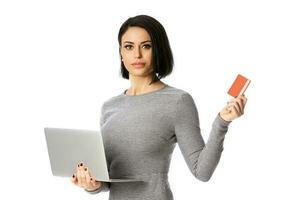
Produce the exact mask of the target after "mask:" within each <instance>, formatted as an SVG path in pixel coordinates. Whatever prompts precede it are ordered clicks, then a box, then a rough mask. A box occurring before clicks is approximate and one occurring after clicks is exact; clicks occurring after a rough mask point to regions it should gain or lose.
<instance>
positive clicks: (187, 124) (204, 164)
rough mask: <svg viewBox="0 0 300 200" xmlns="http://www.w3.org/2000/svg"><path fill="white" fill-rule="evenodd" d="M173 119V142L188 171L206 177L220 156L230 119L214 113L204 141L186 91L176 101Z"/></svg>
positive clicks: (190, 97) (201, 177)
mask: <svg viewBox="0 0 300 200" xmlns="http://www.w3.org/2000/svg"><path fill="white" fill-rule="evenodd" d="M174 123H175V125H174V127H175V135H176V138H177V142H178V145H179V148H180V150H181V152H182V154H183V156H184V159H185V161H186V163H187V165H188V167H189V169H190V171H191V172H192V174H193V175H194V176H195V177H196V178H197V179H199V180H201V181H205V182H206V181H208V180H209V179H210V178H211V176H212V174H213V172H214V170H215V168H216V166H217V165H218V162H219V160H220V157H221V153H222V151H223V141H224V138H225V134H226V132H227V130H228V125H229V124H230V122H228V121H225V120H223V119H222V118H221V117H220V116H219V114H218V115H217V117H216V118H215V120H214V122H213V125H212V129H211V132H210V135H209V138H208V141H207V143H206V144H205V143H204V141H203V138H202V135H201V132H200V126H199V116H198V111H197V108H196V105H195V103H194V100H193V98H192V96H191V95H190V94H188V93H184V94H183V95H182V96H181V98H180V99H179V100H178V102H177V110H176V114H175V121H174Z"/></svg>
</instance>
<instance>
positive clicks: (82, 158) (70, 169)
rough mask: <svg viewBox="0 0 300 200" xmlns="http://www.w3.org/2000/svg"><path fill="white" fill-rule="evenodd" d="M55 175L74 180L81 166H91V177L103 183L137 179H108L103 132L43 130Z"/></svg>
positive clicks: (61, 129)
mask: <svg viewBox="0 0 300 200" xmlns="http://www.w3.org/2000/svg"><path fill="white" fill-rule="evenodd" d="M44 132H45V136H46V141H47V147H48V154H49V159H50V164H51V170H52V174H53V175H54V176H63V177H72V175H73V174H74V173H75V172H76V166H77V165H78V163H80V162H83V163H84V164H85V165H87V166H88V168H89V170H90V172H91V174H92V176H94V177H95V178H96V180H98V181H104V182H135V181H140V180H137V179H122V178H120V179H115V178H114V179H111V178H109V173H108V168H107V163H106V157H105V150H104V145H103V141H102V135H101V132H100V131H92V130H81V129H65V128H48V127H47V128H44Z"/></svg>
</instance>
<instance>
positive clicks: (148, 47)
mask: <svg viewBox="0 0 300 200" xmlns="http://www.w3.org/2000/svg"><path fill="white" fill-rule="evenodd" d="M143 48H144V49H150V48H151V45H150V44H145V45H143Z"/></svg>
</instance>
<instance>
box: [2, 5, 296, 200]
mask: <svg viewBox="0 0 300 200" xmlns="http://www.w3.org/2000/svg"><path fill="white" fill-rule="evenodd" d="M297 3H298V2H297V1H291V0H284V1H283V0H282V1H276V0H273V1H267V0H252V1H243V0H230V1H216V0H210V1H194V2H193V1H177V2H176V1H174V0H172V1H171V0H170V1H166V0H164V1H162V0H160V1H154V0H151V1H141V0H136V1H112V0H110V1H109V3H108V1H76V0H72V1H71V0H70V1H66V0H52V1H41V0H39V1H37V0H36V1H33V0H27V1H15V0H9V1H8V0H2V1H1V2H0V67H1V68H0V69H1V70H0V89H1V90H0V95H1V97H0V101H1V102H0V134H1V139H0V148H1V149H0V150H1V151H0V153H1V157H0V158H1V181H0V185H1V188H0V190H1V192H0V198H1V199H21V198H22V199H24V198H36V199H82V198H85V199H108V193H100V194H98V195H94V196H93V195H89V194H87V193H85V192H83V191H82V190H81V189H80V188H77V187H75V186H73V185H72V184H71V182H70V181H69V180H68V179H64V178H59V177H53V176H52V174H51V169H50V163H49V160H48V154H47V149H46V142H45V137H44V133H43V127H45V126H54V127H67V128H86V129H92V130H97V129H98V128H99V126H100V125H99V120H100V107H101V105H102V103H103V102H104V101H105V100H107V99H108V98H110V97H112V96H115V95H118V94H120V93H121V92H123V91H124V90H125V89H126V88H128V87H129V81H127V80H125V79H122V78H121V76H120V72H119V65H120V60H119V55H118V43H117V34H118V30H119V27H120V26H121V24H122V23H123V22H124V21H125V20H126V19H127V18H128V17H131V16H135V15H138V14H148V15H151V16H153V17H155V18H156V19H158V20H159V21H160V22H161V23H162V24H163V26H164V27H165V29H166V31H167V34H168V37H169V40H170V43H171V47H172V50H173V53H174V59H175V67H174V72H173V73H172V74H171V76H169V77H167V78H165V79H163V81H164V82H166V83H167V84H169V85H171V86H174V87H177V88H180V89H183V90H186V91H188V92H189V93H190V94H191V95H192V96H193V98H194V100H195V102H196V105H197V108H198V111H199V117H200V126H201V129H202V135H203V137H204V139H205V140H206V139H207V138H208V135H209V132H210V127H211V123H212V121H213V119H214V118H215V116H216V114H217V113H218V112H219V111H220V110H221V109H222V107H223V106H225V104H226V102H227V101H228V100H230V97H229V96H228V95H227V94H226V92H227V90H228V88H229V86H230V85H231V83H232V81H233V80H234V78H235V77H236V75H237V74H238V73H241V74H243V75H244V76H246V77H248V78H250V79H251V80H252V83H251V84H250V86H249V88H248V90H247V92H246V96H247V97H248V103H247V106H246V108H245V114H244V116H242V117H241V118H239V119H237V120H235V121H234V122H233V123H231V125H230V128H229V131H228V134H227V136H226V139H225V142H224V151H223V154H222V158H221V160H220V163H219V165H218V167H217V169H216V171H215V173H214V174H213V177H212V178H211V180H210V181H209V182H206V183H204V182H201V181H199V180H197V179H196V178H195V177H193V175H192V173H191V172H190V171H189V169H188V167H187V165H186V163H185V162H184V159H183V157H182V155H181V152H180V150H179V148H178V146H177V147H176V149H175V151H174V154H173V157H172V162H171V168H170V172H169V181H170V186H171V189H172V192H173V194H174V198H175V199H177V200H181V199H187V198H188V199H190V200H198V199H205V200H209V199H232V200H234V199H243V200H248V199H249V200H250V199H289V200H291V199H299V198H300V194H299V191H297V190H299V189H298V188H299V178H300V173H299V168H300V164H299V155H298V154H299V152H300V147H299V139H300V137H299V134H300V133H299V122H298V120H299V111H300V109H299V102H300V99H299V87H298V85H299V84H300V81H299V72H298V68H299V67H300V60H299V55H300V37H299V36H300V20H299V19H300V12H299V10H300V6H299V5H298V4H297Z"/></svg>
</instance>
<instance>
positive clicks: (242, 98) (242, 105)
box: [240, 95, 247, 114]
mask: <svg viewBox="0 0 300 200" xmlns="http://www.w3.org/2000/svg"><path fill="white" fill-rule="evenodd" d="M240 99H241V100H242V101H241V108H242V109H241V113H242V114H244V108H245V105H246V103H247V98H246V97H245V95H242V96H240Z"/></svg>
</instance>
